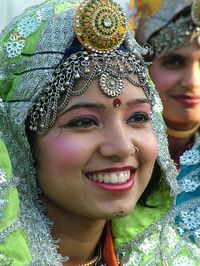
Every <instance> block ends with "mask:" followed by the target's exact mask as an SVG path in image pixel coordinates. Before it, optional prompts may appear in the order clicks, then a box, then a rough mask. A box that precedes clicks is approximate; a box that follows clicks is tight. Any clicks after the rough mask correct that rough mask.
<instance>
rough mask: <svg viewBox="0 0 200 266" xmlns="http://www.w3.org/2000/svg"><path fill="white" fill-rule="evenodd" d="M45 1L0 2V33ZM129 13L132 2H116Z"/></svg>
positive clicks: (120, 0)
mask: <svg viewBox="0 0 200 266" xmlns="http://www.w3.org/2000/svg"><path fill="white" fill-rule="evenodd" d="M43 1H44V0H0V32H1V31H2V30H3V29H4V27H5V26H6V25H7V24H8V23H9V21H10V20H11V19H12V18H13V17H15V16H18V15H20V14H21V13H22V12H23V10H24V9H25V8H27V7H29V6H33V5H37V4H39V3H42V2H43ZM116 2H118V3H120V4H121V6H122V7H123V8H124V10H125V11H126V12H127V9H128V6H129V3H130V2H131V1H130V0H116Z"/></svg>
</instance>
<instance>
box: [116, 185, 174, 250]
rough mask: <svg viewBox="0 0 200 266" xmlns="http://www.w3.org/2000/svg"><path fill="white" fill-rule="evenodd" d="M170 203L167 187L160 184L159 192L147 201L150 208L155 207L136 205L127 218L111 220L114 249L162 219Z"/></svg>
mask: <svg viewBox="0 0 200 266" xmlns="http://www.w3.org/2000/svg"><path fill="white" fill-rule="evenodd" d="M172 201H173V199H172V198H171V197H170V193H169V188H168V186H167V185H165V184H161V185H160V188H159V190H158V191H156V192H154V193H153V194H152V195H151V196H150V197H149V199H148V201H147V203H148V204H149V205H150V206H156V207H154V208H149V207H142V206H140V205H139V204H137V205H136V207H135V208H134V209H133V211H132V213H130V214H129V215H128V216H127V217H124V218H119V219H115V220H113V221H112V233H113V236H114V240H115V246H116V248H118V247H119V246H120V245H121V244H123V243H125V242H128V241H129V240H131V239H133V238H134V237H135V236H136V235H137V234H139V233H142V232H143V231H144V230H145V229H146V228H148V227H149V226H150V225H151V224H153V223H154V222H156V221H157V220H158V219H160V218H162V216H163V215H164V214H165V213H166V212H167V210H168V209H169V208H170V206H171V204H172Z"/></svg>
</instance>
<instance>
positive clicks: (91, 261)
mask: <svg viewBox="0 0 200 266" xmlns="http://www.w3.org/2000/svg"><path fill="white" fill-rule="evenodd" d="M101 253H102V248H101V246H100V245H98V255H96V256H95V257H94V258H93V259H91V260H88V261H86V262H84V263H81V264H78V265H77V266H91V265H93V264H95V265H96V264H97V262H99V261H100V259H101Z"/></svg>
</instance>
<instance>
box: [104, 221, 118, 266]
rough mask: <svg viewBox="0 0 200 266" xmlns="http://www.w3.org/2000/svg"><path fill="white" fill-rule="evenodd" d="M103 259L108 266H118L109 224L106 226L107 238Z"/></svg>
mask: <svg viewBox="0 0 200 266" xmlns="http://www.w3.org/2000/svg"><path fill="white" fill-rule="evenodd" d="M103 258H104V260H105V262H106V264H107V265H108V266H118V262H117V258H116V255H115V251H114V244H113V239H112V234H111V229H110V223H109V222H107V224H106V238H105V241H104V245H103Z"/></svg>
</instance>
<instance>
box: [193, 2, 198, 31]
mask: <svg viewBox="0 0 200 266" xmlns="http://www.w3.org/2000/svg"><path fill="white" fill-rule="evenodd" d="M192 20H193V21H194V23H195V24H196V25H198V26H200V0H196V1H195V2H194V3H193V5H192Z"/></svg>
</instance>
